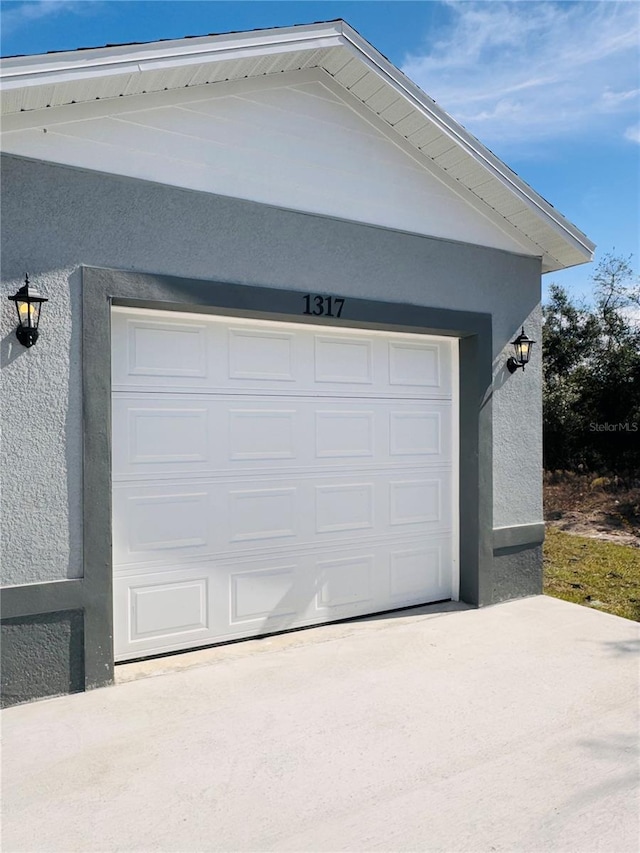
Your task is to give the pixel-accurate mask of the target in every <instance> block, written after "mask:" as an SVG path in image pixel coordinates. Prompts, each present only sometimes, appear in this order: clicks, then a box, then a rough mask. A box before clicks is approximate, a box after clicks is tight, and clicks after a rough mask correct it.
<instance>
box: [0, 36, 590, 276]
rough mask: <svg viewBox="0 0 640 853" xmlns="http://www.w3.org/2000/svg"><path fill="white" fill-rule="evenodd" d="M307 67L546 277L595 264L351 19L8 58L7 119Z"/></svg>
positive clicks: (571, 228) (580, 237) (0, 74)
mask: <svg viewBox="0 0 640 853" xmlns="http://www.w3.org/2000/svg"><path fill="white" fill-rule="evenodd" d="M307 68H317V69H321V70H322V71H324V72H326V73H327V74H328V75H330V76H331V77H332V78H333V79H334V81H335V82H336V83H337V84H338V85H339V86H341V87H342V88H344V89H346V90H347V91H348V92H350V93H351V95H352V96H353V97H355V98H357V99H358V100H359V101H361V103H362V104H364V106H365V107H366V108H367V109H369V110H371V111H372V112H373V113H374V114H375V115H376V116H378V117H379V118H380V119H382V120H383V121H384V122H385V123H386V124H387V125H388V126H389V128H391V129H392V131H393V133H396V134H398V135H399V137H400V138H401V139H402V142H403V144H404V145H406V144H409V145H410V146H413V147H414V148H415V149H416V150H417V151H419V152H420V153H421V155H423V156H426V157H428V158H429V161H430V166H431V165H433V167H435V169H436V171H437V170H438V169H441V170H443V171H444V172H445V173H446V174H447V175H448V176H449V177H450V178H453V179H454V180H455V181H458V182H459V183H460V184H461V185H462V187H464V188H465V189H466V190H468V191H469V192H471V193H473V195H474V196H475V197H476V198H477V199H478V200H479V203H480V205H481V206H482V205H484V206H486V207H487V208H488V209H490V210H491V211H492V214H493V215H494V216H495V215H496V214H497V215H498V216H499V217H501V218H503V219H504V220H505V224H508V226H509V227H510V229H513V228H515V229H516V230H517V231H518V232H519V233H520V234H522V235H523V236H524V237H525V238H526V239H527V241H529V242H530V243H532V244H534V245H535V246H538V247H539V248H540V252H539V254H540V257H541V258H542V269H543V272H551V271H553V270H558V269H564V268H566V267H571V266H575V265H577V264H582V263H586V262H588V261H590V260H591V259H592V256H593V251H594V249H595V244H594V243H592V242H591V241H590V240H589V239H588V237H586V236H585V235H584V234H583V233H582V232H581V231H580V230H579V229H578V228H576V226H575V225H573V224H572V223H571V222H569V221H568V220H567V219H566V218H565V217H564V216H562V214H560V213H559V212H558V211H557V210H556V209H555V208H554V207H553V206H552V205H551V204H549V202H547V201H545V199H543V198H542V197H541V196H540V195H539V194H538V193H536V192H535V190H533V189H532V188H531V187H530V186H529V185H528V184H527V183H525V182H524V181H523V180H522V179H521V178H519V177H518V175H516V174H515V172H513V171H512V170H511V169H509V167H508V166H506V165H505V164H504V163H503V162H502V161H501V160H500V159H499V158H498V157H496V156H495V155H494V154H492V153H491V151H489V150H488V149H487V148H486V147H485V146H484V145H482V143H480V142H479V141H478V140H477V139H476V138H475V137H474V136H473V135H472V134H470V133H468V132H467V131H466V130H465V129H464V128H463V127H462V126H461V125H460V124H458V123H457V122H456V121H455V120H454V119H452V118H451V116H449V115H448V114H447V113H446V112H445V111H444V110H443V109H441V107H439V106H438V105H437V104H436V103H435V101H433V100H432V99H431V98H430V97H429V96H428V95H426V94H425V93H424V92H423V91H422V90H421V89H420V88H419V87H418V86H416V85H415V83H413V82H412V81H411V80H409V78H408V77H406V76H405V75H404V74H403V73H402V72H401V71H399V70H398V69H397V68H396V67H395V66H394V65H393V64H392V63H391V62H389V61H388V60H387V59H386V58H385V57H384V56H382V54H380V53H379V52H378V51H377V50H376V49H375V48H374V47H372V45H370V44H369V43H368V42H367V41H366V40H365V39H363V38H362V37H361V36H360V35H359V34H358V33H357V32H356V31H355V30H354V29H353V28H352V27H350V26H349V25H348V24H346V23H345V22H344V21H332V22H327V23H319V24H309V25H303V26H295V27H283V28H278V29H269V30H254V31H250V32H243V33H229V34H224V35H213V36H203V37H195V38H183V39H177V40H171V41H160V42H151V43H148V44H131V45H114V46H107V47H101V48H90V49H82V50H74V51H67V52H61V53H53V54H42V55H33V56H19V57H10V58H7V59H3V60H1V61H0V91H1V92H2V99H1V104H0V114H2V115H4V116H9V115H11V114H16V113H21V112H24V111H27V110H29V111H31V110H46V109H49V108H53V107H57V106H63V105H67V104H73V103H82V102H87V101H93V100H96V99H109V98H118V97H125V96H127V95H140V94H144V93H147V92H158V91H163V90H170V89H179V88H183V87H187V86H203V85H209V84H214V83H219V82H223V81H229V80H238V79H243V78H252V77H261V76H264V75H270V74H278V73H280V72H284V71H295V70H298V69H307ZM8 123H10V122H8Z"/></svg>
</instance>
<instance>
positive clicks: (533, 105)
mask: <svg viewBox="0 0 640 853" xmlns="http://www.w3.org/2000/svg"><path fill="white" fill-rule="evenodd" d="M446 5H447V7H448V9H447V11H448V13H449V23H448V25H447V26H446V27H445V29H444V31H443V30H439V31H438V37H437V39H436V40H434V41H433V42H431V43H429V42H427V44H426V46H425V49H424V50H423V51H421V52H420V53H415V54H413V55H410V56H407V57H406V60H405V62H404V63H403V66H402V70H403V71H404V72H405V73H406V74H407V75H408V76H409V77H410V78H412V79H413V80H415V82H416V83H418V85H420V86H421V87H422V88H423V89H424V90H425V91H426V92H427V93H428V94H429V95H430V96H431V97H433V98H435V99H436V101H438V103H440V104H441V105H442V106H443V107H444V109H446V110H447V111H448V112H449V113H451V115H453V116H454V117H455V118H456V119H457V120H458V121H460V122H461V123H462V124H463V125H465V127H467V128H468V129H469V130H471V131H472V132H473V133H475V134H476V135H477V136H479V137H480V138H481V139H482V140H483V141H486V142H488V143H489V144H494V143H499V144H500V146H501V147H502V148H503V149H504V148H505V147H506V146H508V145H509V144H510V143H518V144H522V143H526V142H527V141H529V142H531V143H537V142H540V141H542V140H545V139H556V138H561V137H563V136H566V137H569V136H571V135H576V134H578V133H580V134H581V133H583V132H585V131H587V130H588V132H589V133H590V134H593V135H598V136H601V135H603V134H609V135H617V136H622V135H625V136H626V138H628V139H632V140H636V136H635V135H634V134H637V128H636V129H635V130H634V129H633V128H628V129H627V132H626V133H624V131H625V127H627V126H628V125H629V122H630V120H633V119H634V118H636V117H637V115H638V111H639V108H640V107H639V105H640V89H639V88H638V83H639V80H638V43H639V42H638V39H639V32H640V26H639V24H640V6H638V4H636V3H634V2H630V3H626V2H595V3H587V2H570V3H555V2H491V3H489V2H448V3H447V4H446Z"/></svg>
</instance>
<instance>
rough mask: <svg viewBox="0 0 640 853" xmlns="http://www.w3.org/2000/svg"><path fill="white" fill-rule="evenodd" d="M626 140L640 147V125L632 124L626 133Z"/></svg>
mask: <svg viewBox="0 0 640 853" xmlns="http://www.w3.org/2000/svg"><path fill="white" fill-rule="evenodd" d="M624 138H625V139H628V140H629V141H630V142H637V143H638V144H639V145H640V124H632V125H631V127H628V128H627V129H626V130H625V132H624Z"/></svg>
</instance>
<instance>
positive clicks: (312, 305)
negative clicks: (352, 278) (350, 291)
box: [303, 293, 344, 317]
mask: <svg viewBox="0 0 640 853" xmlns="http://www.w3.org/2000/svg"><path fill="white" fill-rule="evenodd" d="M343 305H344V299H339V298H338V297H337V296H314V295H313V294H312V293H307V295H306V296H305V297H304V311H303V313H304V314H313V316H314V317H339V316H340V315H341V314H342V306H343Z"/></svg>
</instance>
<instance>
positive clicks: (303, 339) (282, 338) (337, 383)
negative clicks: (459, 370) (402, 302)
mask: <svg viewBox="0 0 640 853" xmlns="http://www.w3.org/2000/svg"><path fill="white" fill-rule="evenodd" d="M178 317H179V318H180V319H177V318H178ZM112 338H113V364H112V372H113V385H114V390H118V391H119V390H123V391H124V390H127V389H133V388H135V389H147V390H150V389H153V388H156V389H166V390H170V391H172V392H173V393H184V392H189V391H193V390H198V389H199V390H202V391H206V392H215V393H226V392H229V391H233V392H240V393H245V394H251V393H257V394H260V393H271V392H278V393H282V394H294V395H296V394H300V395H303V396H304V395H305V394H309V393H311V394H314V395H323V394H329V395H333V394H335V392H336V391H338V392H339V393H340V394H343V395H345V396H349V397H353V396H370V395H371V392H372V389H374V388H375V395H376V396H378V395H379V394H380V393H382V394H384V395H385V396H387V397H400V398H401V397H406V396H412V397H424V396H425V393H427V394H428V395H429V396H430V397H431V398H433V399H438V398H440V399H449V398H450V397H451V393H452V385H451V345H450V343H449V342H448V341H446V340H443V339H436V338H426V337H424V338H421V337H420V336H418V335H403V334H397V335H391V336H390V335H389V333H384V332H369V331H364V330H355V329H351V330H347V329H337V330H335V331H334V329H332V328H331V327H325V326H311V325H302V324H299V325H296V324H292V323H275V322H272V323H269V324H268V327H267V324H265V323H264V322H261V321H250V320H249V321H242V322H237V323H234V321H233V320H230V319H229V318H221V317H207V318H206V320H203V317H202V315H184V314H180V315H177V317H176V319H171V315H170V314H169V315H167V314H166V313H165V312H163V319H158V320H153V319H151V318H150V315H149V312H143V311H140V312H136V311H132V310H131V309H114V312H113V324H112Z"/></svg>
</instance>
